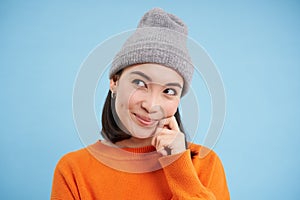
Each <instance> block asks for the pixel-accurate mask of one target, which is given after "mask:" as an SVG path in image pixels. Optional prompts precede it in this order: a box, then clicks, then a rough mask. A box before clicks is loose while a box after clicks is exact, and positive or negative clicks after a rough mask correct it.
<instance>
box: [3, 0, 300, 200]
mask: <svg viewBox="0 0 300 200" xmlns="http://www.w3.org/2000/svg"><path fill="white" fill-rule="evenodd" d="M153 7H162V8H164V9H165V10H166V11H168V12H171V13H174V14H176V15H177V16H179V17H180V18H182V19H183V20H184V21H185V22H186V24H187V25H188V26H189V32H190V36H191V37H192V38H194V39H195V40H196V41H198V42H199V43H200V44H201V45H202V46H203V47H204V48H205V49H206V50H207V52H208V53H209V55H210V56H211V58H212V59H213V60H214V62H215V63H216V65H217V66H218V68H219V71H220V73H221V75H222V78H223V81H224V86H225V88H226V95H227V116H226V122H225V126H224V129H223V132H222V135H221V137H220V140H219V142H218V144H217V145H216V147H215V149H214V150H215V151H216V152H217V153H218V154H219V156H220V157H221V159H222V161H223V164H224V168H225V171H226V174H227V180H228V185H229V188H230V192H231V197H232V199H243V200H247V199H249V200H250V199H251V200H252V199H273V200H275V199H296V198H297V197H298V196H299V195H300V188H299V185H300V170H299V164H300V156H299V150H300V147H299V146H300V136H299V133H300V108H299V102H300V93H299V92H300V56H299V52H300V38H299V35H300V18H299V17H300V14H299V13H300V12H299V11H300V4H299V3H298V2H297V1H291V0H290V1H284V0H281V1H271V0H269V1H264V2H262V1H223V2H221V1H219V2H217V1H214V2H213V1H202V0H199V1H196V0H195V1H183V0H181V1H179V0H173V1H143V2H142V1H110V2H109V3H108V2H100V1H91V0H90V1H76V2H75V1H57V0H56V1H55V0H54V1H14V0H12V1H1V3H0V27H1V32H0V44H1V45H0V88H1V98H0V111H1V112H0V120H1V126H0V133H1V136H0V141H1V146H0V149H1V151H0V158H1V165H0V180H1V185H0V199H49V197H50V192H51V182H52V176H53V171H54V168H55V165H56V163H57V161H58V160H59V158H60V157H61V156H62V155H63V154H65V153H67V152H69V151H73V150H76V149H79V148H82V147H83V146H84V145H83V144H82V143H81V141H80V139H79V137H78V135H77V132H76V129H75V125H74V122H73V116H72V91H73V84H74V81H75V78H76V74H77V72H78V70H79V67H80V65H81V63H82V62H83V60H84V59H85V58H86V56H87V55H88V53H89V52H90V51H91V50H92V49H93V48H94V47H95V46H96V45H97V44H99V43H100V42H102V41H103V40H105V39H107V38H108V37H110V36H111V35H114V34H117V33H119V32H122V31H124V30H128V29H132V28H135V27H136V25H137V22H138V20H139V19H140V17H141V16H142V15H143V14H144V13H145V12H146V11H147V10H149V9H150V8H153ZM196 142H197V141H196Z"/></svg>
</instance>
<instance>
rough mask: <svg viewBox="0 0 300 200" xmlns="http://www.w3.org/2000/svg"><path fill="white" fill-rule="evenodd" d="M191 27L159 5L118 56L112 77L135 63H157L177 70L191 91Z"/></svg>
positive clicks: (185, 88)
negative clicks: (189, 44)
mask: <svg viewBox="0 0 300 200" xmlns="http://www.w3.org/2000/svg"><path fill="white" fill-rule="evenodd" d="M187 34H188V29H187V26H186V25H185V24H184V22H183V21H182V20H181V19H179V18H178V17H177V16H175V15H172V14H169V13H166V12H165V11H164V10H162V9H160V8H154V9H152V10H150V11H148V12H147V13H146V14H145V15H144V16H143V17H142V19H141V20H140V22H139V24H138V27H137V29H136V30H135V31H134V33H133V34H132V35H131V36H130V37H129V38H128V39H127V41H126V42H125V44H124V45H123V47H122V49H121V50H120V51H119V53H118V54H117V55H116V56H115V58H114V60H113V62H112V66H111V69H110V73H109V76H110V78H112V76H113V75H114V74H115V73H117V72H118V71H119V70H121V69H124V68H126V67H128V66H131V65H134V64H142V63H156V64H161V65H164V66H166V67H169V68H171V69H174V70H175V71H177V72H178V73H179V74H180V75H181V76H182V77H183V79H184V87H183V92H182V96H183V95H184V94H186V92H187V91H188V88H189V85H190V83H191V80H192V76H193V71H194V67H193V65H192V61H191V58H190V56H189V52H188V49H187V47H186V41H187Z"/></svg>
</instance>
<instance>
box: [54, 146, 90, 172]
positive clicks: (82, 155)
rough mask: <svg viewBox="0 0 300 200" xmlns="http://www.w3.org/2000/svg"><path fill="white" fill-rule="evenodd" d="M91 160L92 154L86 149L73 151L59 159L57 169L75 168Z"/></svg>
mask: <svg viewBox="0 0 300 200" xmlns="http://www.w3.org/2000/svg"><path fill="white" fill-rule="evenodd" d="M89 158H90V154H89V152H88V150H87V149H86V148H82V149H79V150H76V151H72V152H69V153H66V154H65V155H63V156H62V157H61V158H60V159H59V161H58V163H57V165H56V168H57V169H61V168H74V167H76V166H77V165H79V164H81V163H86V161H87V160H88V159H89Z"/></svg>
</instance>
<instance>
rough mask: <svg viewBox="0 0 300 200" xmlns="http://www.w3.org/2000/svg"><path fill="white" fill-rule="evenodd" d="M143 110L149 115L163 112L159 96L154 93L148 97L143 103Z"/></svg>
mask: <svg viewBox="0 0 300 200" xmlns="http://www.w3.org/2000/svg"><path fill="white" fill-rule="evenodd" d="M142 108H143V109H145V110H146V112H147V113H149V114H154V113H158V112H161V111H162V107H161V101H160V98H159V97H158V95H155V94H153V93H151V94H149V95H147V96H146V97H145V99H144V100H143V101H142Z"/></svg>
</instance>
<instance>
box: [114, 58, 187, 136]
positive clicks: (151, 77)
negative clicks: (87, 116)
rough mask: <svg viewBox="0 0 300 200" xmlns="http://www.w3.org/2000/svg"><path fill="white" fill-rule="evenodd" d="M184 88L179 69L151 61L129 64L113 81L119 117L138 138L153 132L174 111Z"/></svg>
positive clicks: (151, 134) (150, 134)
mask: <svg viewBox="0 0 300 200" xmlns="http://www.w3.org/2000/svg"><path fill="white" fill-rule="evenodd" d="M182 88H183V79H182V77H181V76H180V75H179V74H178V73H177V72H176V71H174V70H172V69H170V68H167V67H165V66H163V65H159V64H152V63H147V64H138V65H134V66H131V67H127V68H125V69H124V70H123V72H122V74H121V76H120V77H119V79H118V80H117V81H113V80H111V81H110V89H111V91H112V92H114V93H115V94H116V99H115V108H116V113H117V115H118V118H119V119H120V121H121V122H122V125H123V126H124V127H125V128H126V129H127V130H128V131H129V132H130V134H131V135H132V136H133V137H136V138H149V137H151V136H153V134H154V133H155V131H156V128H157V126H158V125H159V122H160V121H161V120H163V119H164V118H168V117H171V116H173V115H174V114H175V112H176V110H177V107H178V104H179V101H180V96H181V92H182ZM115 121H117V120H115ZM123 126H121V125H119V127H123Z"/></svg>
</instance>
